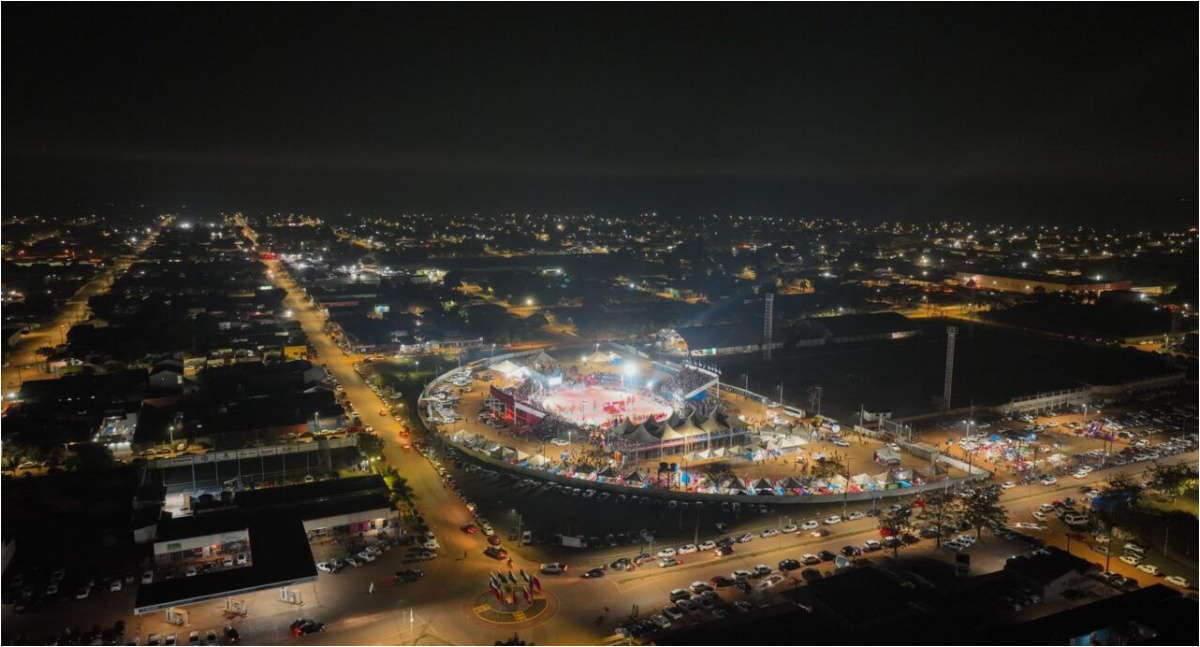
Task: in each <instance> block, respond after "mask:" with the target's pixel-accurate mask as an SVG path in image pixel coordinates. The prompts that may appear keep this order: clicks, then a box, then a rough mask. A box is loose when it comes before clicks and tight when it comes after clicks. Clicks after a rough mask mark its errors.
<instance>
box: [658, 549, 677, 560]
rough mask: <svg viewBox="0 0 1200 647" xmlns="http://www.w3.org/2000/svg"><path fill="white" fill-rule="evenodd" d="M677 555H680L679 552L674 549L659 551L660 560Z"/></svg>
mask: <svg viewBox="0 0 1200 647" xmlns="http://www.w3.org/2000/svg"><path fill="white" fill-rule="evenodd" d="M677 554H678V552H677V551H676V550H675V549H674V548H664V549H662V550H660V551H658V557H659V558H660V559H662V558H666V557H674V556H675V555H677Z"/></svg>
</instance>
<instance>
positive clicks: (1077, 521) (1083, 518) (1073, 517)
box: [1063, 512, 1090, 526]
mask: <svg viewBox="0 0 1200 647" xmlns="http://www.w3.org/2000/svg"><path fill="white" fill-rule="evenodd" d="M1063 521H1065V522H1066V523H1067V525H1068V526H1086V525H1087V524H1088V523H1089V521H1090V520H1089V519H1088V516H1087V515H1086V514H1082V513H1079V512H1068V513H1067V514H1065V515H1063Z"/></svg>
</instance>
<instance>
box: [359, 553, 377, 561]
mask: <svg viewBox="0 0 1200 647" xmlns="http://www.w3.org/2000/svg"><path fill="white" fill-rule="evenodd" d="M358 558H359V559H361V560H363V561H367V562H373V561H375V553H372V552H371V551H368V550H360V551H358Z"/></svg>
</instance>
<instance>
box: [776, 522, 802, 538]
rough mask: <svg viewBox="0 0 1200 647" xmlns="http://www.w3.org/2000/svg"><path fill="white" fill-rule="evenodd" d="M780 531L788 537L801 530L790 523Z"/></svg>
mask: <svg viewBox="0 0 1200 647" xmlns="http://www.w3.org/2000/svg"><path fill="white" fill-rule="evenodd" d="M779 530H780V531H781V532H783V533H784V534H785V535H787V534H791V533H793V532H796V531H797V530H799V528H798V527H796V524H794V523H789V524H788V525H786V526H784V527H782V528H780V529H779Z"/></svg>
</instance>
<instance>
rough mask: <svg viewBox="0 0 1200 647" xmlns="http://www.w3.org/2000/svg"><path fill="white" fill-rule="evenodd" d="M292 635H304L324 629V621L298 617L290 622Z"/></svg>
mask: <svg viewBox="0 0 1200 647" xmlns="http://www.w3.org/2000/svg"><path fill="white" fill-rule="evenodd" d="M291 630H292V635H293V636H304V635H306V634H315V633H320V632H322V631H325V623H324V622H317V621H316V620H313V619H311V618H300V619H298V620H296V621H295V622H293V623H292V624H291Z"/></svg>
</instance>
